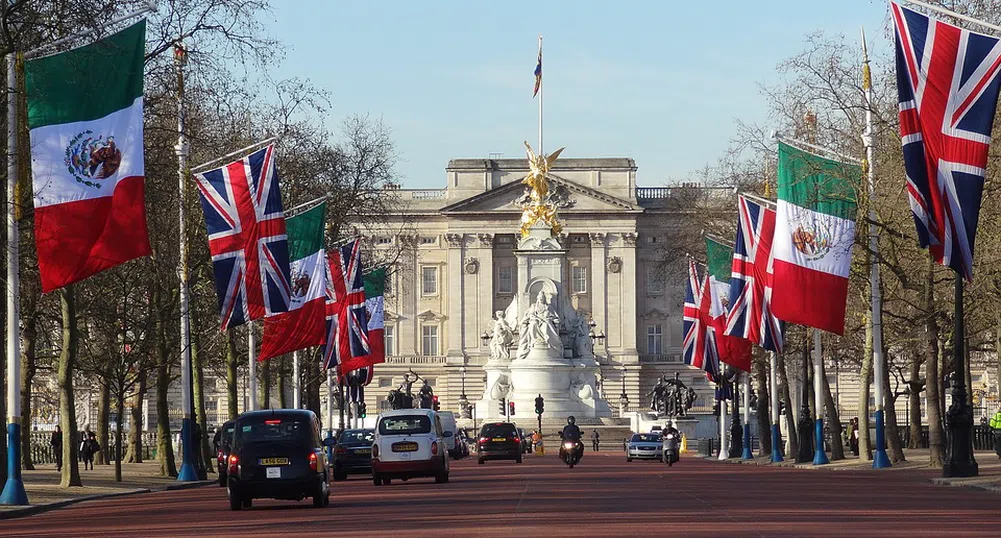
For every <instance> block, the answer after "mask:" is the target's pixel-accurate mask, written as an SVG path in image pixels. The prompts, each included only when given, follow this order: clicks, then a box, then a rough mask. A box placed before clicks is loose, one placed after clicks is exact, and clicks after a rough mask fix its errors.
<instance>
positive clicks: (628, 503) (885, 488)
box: [0, 452, 1001, 538]
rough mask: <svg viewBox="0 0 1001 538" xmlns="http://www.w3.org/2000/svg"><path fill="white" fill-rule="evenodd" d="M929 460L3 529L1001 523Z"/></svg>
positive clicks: (80, 507)
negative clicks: (914, 464) (910, 465)
mask: <svg viewBox="0 0 1001 538" xmlns="http://www.w3.org/2000/svg"><path fill="white" fill-rule="evenodd" d="M937 475H938V473H936V472H932V471H929V472H927V473H925V472H920V471H913V470H909V471H903V470H892V469H891V470H886V471H880V472H871V471H868V472H867V471H811V470H797V469H788V468H770V467H767V466H754V465H733V464H725V463H719V462H715V461H705V460H701V459H698V458H695V457H686V458H685V459H684V460H682V461H681V462H680V463H679V464H676V465H675V466H674V467H672V468H668V467H667V466H666V465H664V464H661V463H655V462H641V461H634V462H632V463H626V462H625V459H624V458H623V457H622V455H621V453H618V452H603V453H599V454H597V455H596V454H594V453H592V452H588V453H587V454H586V456H585V457H584V460H583V462H582V463H581V465H579V466H578V467H576V468H574V469H568V468H567V467H566V466H564V465H562V464H561V463H560V462H559V460H558V459H557V458H556V457H554V456H551V455H550V456H545V457H533V456H526V458H525V460H524V463H522V464H521V465H516V464H514V463H513V462H487V464H486V465H477V464H476V461H475V459H466V460H462V461H457V462H453V467H452V474H451V482H450V483H449V484H440V485H439V484H434V483H433V481H431V480H426V479H420V480H410V481H408V482H401V481H399V480H394V481H393V483H392V485H390V486H381V487H375V486H373V484H372V481H371V480H370V479H365V478H363V477H352V479H351V480H349V481H347V482H336V483H334V487H333V490H332V491H333V492H334V496H333V497H332V499H331V501H332V502H331V506H330V507H329V508H322V509H314V508H312V507H311V503H310V502H309V501H308V500H307V501H302V502H299V503H294V502H285V501H266V500H256V501H254V507H253V508H252V509H250V510H243V511H240V512H231V511H230V510H229V507H228V504H227V501H226V492H225V490H224V489H223V488H219V487H202V488H195V489H188V490H179V491H167V492H160V493H149V494H142V495H133V496H128V497H120V498H115V499H107V500H99V501H89V502H85V503H80V504H77V505H74V506H71V507H67V508H63V509H60V510H55V511H52V512H48V513H44V514H39V515H35V516H30V517H25V518H19V519H13V520H7V521H3V522H0V535H3V536H74V537H81V536H101V537H112V536H127V537H135V536H142V537H150V536H241V537H248V536H293V535H303V536H308V535H312V536H393V535H402V533H406V536H407V537H408V538H410V537H413V536H430V535H436V536H504V537H511V536H519V537H520V536H539V537H544V536H545V537H548V536H587V537H590V536H668V535H677V536H686V537H692V536H713V537H729V536H796V537H806V536H844V535H850V536H852V537H853V538H855V537H863V536H879V537H891V536H935V537H940V536H943V535H949V536H1001V508H999V507H1001V498H999V497H998V496H997V495H995V494H992V493H988V492H983V491H977V490H972V489H964V488H950V487H946V486H936V485H932V484H930V483H929V482H928V481H927V478H928V477H930V476H937Z"/></svg>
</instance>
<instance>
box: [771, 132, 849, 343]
mask: <svg viewBox="0 0 1001 538" xmlns="http://www.w3.org/2000/svg"><path fill="white" fill-rule="evenodd" d="M778 156H779V166H778V205H777V208H776V221H775V237H774V239H773V242H772V256H773V267H774V276H773V280H772V313H773V314H775V317H777V318H779V319H781V320H784V321H787V322H790V323H799V324H800V325H806V326H807V327H816V328H818V329H822V330H825V331H827V332H832V333H835V334H843V333H844V330H845V304H846V302H847V299H848V276H849V273H850V269H851V263H852V246H853V245H854V243H855V211H856V201H855V190H854V187H853V181H858V180H859V179H860V178H861V176H862V168H861V167H859V166H857V165H853V164H845V163H842V162H838V161H833V160H830V159H825V158H823V157H820V156H817V155H814V154H812V153H808V152H805V151H803V150H800V149H797V148H794V147H792V146H789V145H787V144H783V143H779V154H778Z"/></svg>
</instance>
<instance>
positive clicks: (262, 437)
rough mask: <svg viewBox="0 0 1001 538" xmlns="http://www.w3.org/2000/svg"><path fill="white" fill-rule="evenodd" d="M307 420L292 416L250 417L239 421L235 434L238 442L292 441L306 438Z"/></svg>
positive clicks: (307, 432) (308, 427)
mask: <svg viewBox="0 0 1001 538" xmlns="http://www.w3.org/2000/svg"><path fill="white" fill-rule="evenodd" d="M309 431H310V425H309V423H308V422H307V421H304V420H300V419H298V418H294V417H252V418H247V419H244V420H242V421H241V422H240V424H239V426H238V427H237V429H236V436H237V439H238V441H239V442H240V443H244V444H246V443H260V442H268V443H270V442H275V441H294V440H302V439H306V438H307V435H308V434H309Z"/></svg>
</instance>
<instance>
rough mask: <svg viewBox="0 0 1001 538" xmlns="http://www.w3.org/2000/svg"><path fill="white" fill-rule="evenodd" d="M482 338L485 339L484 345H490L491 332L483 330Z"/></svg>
mask: <svg viewBox="0 0 1001 538" xmlns="http://www.w3.org/2000/svg"><path fill="white" fill-rule="evenodd" d="M480 340H483V345H489V344H490V333H488V332H487V331H483V334H481V335H480Z"/></svg>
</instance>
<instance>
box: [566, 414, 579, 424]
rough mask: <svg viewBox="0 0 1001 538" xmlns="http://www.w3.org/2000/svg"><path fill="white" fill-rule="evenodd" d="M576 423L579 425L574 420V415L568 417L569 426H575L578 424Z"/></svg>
mask: <svg viewBox="0 0 1001 538" xmlns="http://www.w3.org/2000/svg"><path fill="white" fill-rule="evenodd" d="M576 423H577V419H576V418H574V416H573V415H570V416H569V417H567V424H571V425H573V424H576Z"/></svg>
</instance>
